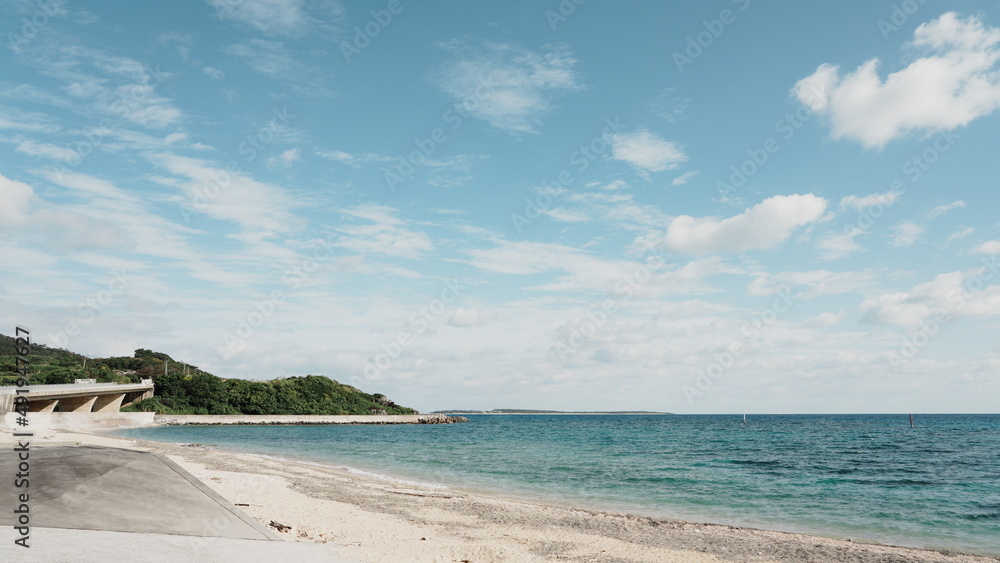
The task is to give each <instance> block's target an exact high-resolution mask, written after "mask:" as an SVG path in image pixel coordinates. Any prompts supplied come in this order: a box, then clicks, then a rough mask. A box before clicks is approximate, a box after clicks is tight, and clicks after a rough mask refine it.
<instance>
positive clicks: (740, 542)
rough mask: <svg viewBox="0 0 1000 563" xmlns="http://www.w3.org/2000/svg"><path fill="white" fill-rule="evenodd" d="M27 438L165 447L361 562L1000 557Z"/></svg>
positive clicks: (252, 510) (281, 463)
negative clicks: (649, 515) (658, 516)
mask: <svg viewBox="0 0 1000 563" xmlns="http://www.w3.org/2000/svg"><path fill="white" fill-rule="evenodd" d="M39 438H40V439H38V440H37V441H38V442H40V443H42V444H44V443H54V442H63V443H65V442H78V443H81V444H93V445H100V446H106V447H116V448H125V449H135V450H141V451H154V452H157V453H160V454H163V455H166V456H167V457H168V458H170V459H171V460H173V461H174V462H176V463H178V464H179V465H180V466H182V467H183V468H184V469H185V470H187V471H189V472H190V473H191V474H192V475H194V476H195V477H197V478H198V479H199V480H201V481H202V482H203V483H204V484H205V485H206V486H208V487H209V488H211V489H212V490H214V491H215V492H217V493H218V494H220V495H221V496H222V497H223V498H225V499H227V500H228V501H229V502H232V503H234V504H237V505H240V507H241V508H242V510H244V511H246V512H247V513H249V514H250V515H251V516H252V517H254V518H255V519H256V520H257V521H259V522H261V523H262V524H264V525H265V526H268V525H270V524H271V522H275V523H279V524H281V525H283V526H289V528H288V529H286V530H284V531H281V532H278V535H279V536H281V537H282V539H286V540H288V541H299V542H314V543H329V544H331V547H333V546H336V547H335V552H336V553H337V554H338V555H339V556H341V557H346V558H348V559H352V560H356V561H363V562H368V561H371V562H376V561H415V562H416V561H428V562H430V561H462V560H463V559H466V560H469V561H511V562H514V561H518V562H520V561H554V560H560V561H567V560H568V561H608V562H612V561H614V562H623V561H625V562H631V561H635V562H650V563H652V562H660V561H692V562H719V561H733V560H739V561H788V562H793V561H794V562H796V563H798V562H816V563H827V562H830V563H832V562H839V561H845V560H850V561H859V562H879V563H888V562H897V561H898V562H900V563H902V562H917V561H927V562H935V563H938V562H940V563H944V562H946V561H947V562H950V563H985V562H997V561H1000V557H995V556H982V555H972V554H956V552H953V551H934V550H923V549H919V548H910V547H900V546H891V545H884V544H879V543H875V542H863V541H858V540H854V541H851V540H843V539H835V538H830V537H823V536H811V535H805V534H799V533H791V532H776V531H767V530H762V529H757V528H750V527H738V526H731V525H725V524H712V523H699V522H689V521H684V520H677V519H668V518H654V517H648V516H639V515H635V514H627V513H620V512H611V511H602V510H592V509H586V508H579V507H575V506H569V505H564V504H562V503H553V502H549V501H542V500H529V499H524V498H504V497H502V496H496V495H490V494H485V493H480V492H470V491H465V490H461V489H459V488H451V487H449V488H445V489H442V488H440V487H437V486H434V485H431V484H424V483H419V482H401V481H400V480H393V481H386V480H382V479H378V478H377V477H375V476H372V475H366V474H364V473H366V472H365V471H364V470H359V469H355V468H349V467H342V466H334V465H329V464H322V463H318V462H306V461H302V460H287V459H279V458H272V457H264V456H263V455H261V454H247V453H235V452H226V451H221V450H215V449H209V448H206V447H197V446H194V447H192V445H175V444H171V443H164V442H151V441H145V440H136V439H131V438H123V437H119V436H114V435H108V434H104V433H86V432H84V433H79V432H70V431H48V432H46V433H45V435H44V436H40V437H39ZM387 477H389V478H392V479H394V478H393V477H392V476H387ZM244 505H246V506H244Z"/></svg>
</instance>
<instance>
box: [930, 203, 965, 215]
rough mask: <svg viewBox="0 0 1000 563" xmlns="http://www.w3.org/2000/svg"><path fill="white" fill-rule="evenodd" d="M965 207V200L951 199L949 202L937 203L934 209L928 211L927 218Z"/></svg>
mask: <svg viewBox="0 0 1000 563" xmlns="http://www.w3.org/2000/svg"><path fill="white" fill-rule="evenodd" d="M963 207H965V202H964V201H962V200H958V201H953V202H951V203H946V204H944V205H937V206H935V207H934V209H931V211H930V213H928V214H927V218H928V219H934V218H936V217H940V216H941V215H944V214H945V213H947V212H949V211H951V210H952V209H961V208H963Z"/></svg>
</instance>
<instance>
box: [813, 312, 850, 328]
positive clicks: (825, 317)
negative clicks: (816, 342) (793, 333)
mask: <svg viewBox="0 0 1000 563" xmlns="http://www.w3.org/2000/svg"><path fill="white" fill-rule="evenodd" d="M846 318H847V311H845V310H844V309H841V310H840V311H839V312H836V313H831V312H826V313H820V314H818V315H816V316H815V317H810V318H808V319H806V320H805V321H803V322H802V327H803V328H827V327H831V326H835V325H838V324H840V323H841V322H843V321H844V319H846Z"/></svg>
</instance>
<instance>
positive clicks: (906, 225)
mask: <svg viewBox="0 0 1000 563" xmlns="http://www.w3.org/2000/svg"><path fill="white" fill-rule="evenodd" d="M924 230H925V229H924V226H923V225H920V224H917V223H914V222H913V221H904V222H902V223H898V224H896V225H893V227H892V241H891V244H892V245H893V246H913V245H914V244H916V243H917V241H918V240H920V237H922V236H923V234H924Z"/></svg>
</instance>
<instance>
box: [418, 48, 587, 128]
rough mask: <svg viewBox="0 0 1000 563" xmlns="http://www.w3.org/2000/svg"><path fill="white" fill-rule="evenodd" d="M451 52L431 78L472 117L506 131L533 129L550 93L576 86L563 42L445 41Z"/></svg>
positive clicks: (549, 106)
mask: <svg viewBox="0 0 1000 563" xmlns="http://www.w3.org/2000/svg"><path fill="white" fill-rule="evenodd" d="M441 46H442V47H443V48H445V49H447V50H448V51H451V52H452V53H453V54H454V55H455V56H454V58H453V59H452V60H451V61H450V62H449V63H447V64H446V65H445V66H444V67H443V68H442V69H440V70H439V71H438V72H435V73H433V74H432V76H431V80H432V81H433V82H434V83H435V84H436V85H437V86H438V87H439V88H440V89H441V90H442V91H444V93H446V94H448V96H450V97H451V98H452V99H453V100H454V101H455V102H456V104H458V105H460V107H461V108H462V109H463V110H464V111H466V112H468V113H469V114H471V115H473V116H474V117H476V118H478V119H482V120H483V121H485V122H487V123H489V124H490V125H492V126H494V127H496V128H498V129H503V130H505V131H509V132H512V133H537V132H538V130H537V126H538V125H539V124H540V122H541V118H542V116H543V115H544V114H546V113H547V112H549V111H550V110H551V109H552V98H553V97H555V96H557V95H561V94H565V93H568V92H573V91H576V90H580V89H581V88H582V86H581V84H580V78H579V76H578V75H577V73H576V69H575V67H576V64H577V61H576V59H575V58H573V56H572V53H571V52H570V50H569V48H568V47H565V46H559V47H552V48H548V49H546V50H544V51H542V52H535V51H529V50H527V49H523V48H520V47H516V46H514V45H510V44H506V43H492V42H489V41H474V40H468V39H462V40H455V41H450V42H448V43H444V44H442V45H441Z"/></svg>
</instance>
